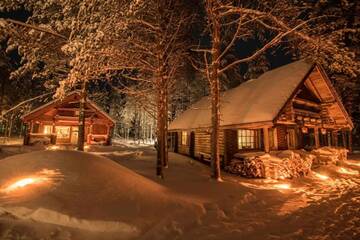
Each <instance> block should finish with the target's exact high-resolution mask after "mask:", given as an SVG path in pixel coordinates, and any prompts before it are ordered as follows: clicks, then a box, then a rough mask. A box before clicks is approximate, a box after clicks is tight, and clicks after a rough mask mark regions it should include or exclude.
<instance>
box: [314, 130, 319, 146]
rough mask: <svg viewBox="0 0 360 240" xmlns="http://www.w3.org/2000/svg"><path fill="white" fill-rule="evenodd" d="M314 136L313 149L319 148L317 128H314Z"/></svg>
mask: <svg viewBox="0 0 360 240" xmlns="http://www.w3.org/2000/svg"><path fill="white" fill-rule="evenodd" d="M314 135H315V148H319V147H320V141H319V128H318V127H314Z"/></svg>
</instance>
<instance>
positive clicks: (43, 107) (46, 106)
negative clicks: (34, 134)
mask: <svg viewBox="0 0 360 240" xmlns="http://www.w3.org/2000/svg"><path fill="white" fill-rule="evenodd" d="M73 95H78V96H80V95H81V92H80V91H78V90H75V91H72V92H70V93H68V94H67V95H66V96H65V97H64V99H59V98H57V99H54V100H52V101H50V102H48V103H46V104H44V105H41V106H40V107H38V108H35V109H34V110H32V111H30V112H29V113H26V114H24V115H23V116H22V119H23V121H24V120H25V119H27V118H30V117H31V116H33V115H34V114H36V113H38V112H40V111H42V110H45V109H47V108H49V107H52V106H54V105H57V104H60V103H64V102H66V100H67V98H69V97H71V96H73ZM86 104H88V106H89V107H92V108H93V109H95V110H96V111H98V112H99V113H100V114H102V115H103V116H104V117H105V118H107V119H108V120H110V121H111V122H112V123H115V122H116V121H115V120H114V119H113V118H112V117H111V116H110V115H109V114H107V113H106V112H105V111H103V110H102V109H101V108H100V107H99V106H97V105H96V103H94V102H93V101H91V100H90V99H88V98H87V99H86Z"/></svg>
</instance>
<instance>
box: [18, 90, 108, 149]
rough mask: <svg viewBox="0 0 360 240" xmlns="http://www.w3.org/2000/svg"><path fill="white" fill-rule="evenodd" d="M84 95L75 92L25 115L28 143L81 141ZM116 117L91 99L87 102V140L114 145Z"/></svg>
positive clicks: (71, 142) (25, 142) (25, 141)
mask: <svg viewBox="0 0 360 240" xmlns="http://www.w3.org/2000/svg"><path fill="white" fill-rule="evenodd" d="M79 101H80V94H79V92H77V91H75V92H72V93H70V94H68V95H67V96H65V97H64V99H63V100H54V101H52V102H50V103H48V104H45V105H43V106H40V107H39V108H36V109H35V110H33V111H31V112H30V113H28V114H26V115H24V116H23V118H22V120H23V122H24V123H25V127H26V134H25V136H24V145H31V144H35V143H38V142H41V143H45V144H73V145H75V144H77V141H78V119H79V117H78V116H79ZM114 123H115V122H114V120H113V119H112V118H111V117H110V116H109V115H107V114H106V113H105V112H104V111H102V110H101V109H100V108H99V107H98V106H96V105H95V104H94V103H93V102H91V101H90V100H87V101H86V105H85V136H86V137H85V142H86V143H87V144H105V145H110V144H111V138H112V133H113V128H114Z"/></svg>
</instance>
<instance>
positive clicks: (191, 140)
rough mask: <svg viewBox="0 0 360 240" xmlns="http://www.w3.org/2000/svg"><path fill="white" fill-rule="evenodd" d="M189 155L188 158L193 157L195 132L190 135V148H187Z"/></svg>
mask: <svg viewBox="0 0 360 240" xmlns="http://www.w3.org/2000/svg"><path fill="white" fill-rule="evenodd" d="M189 155H190V157H192V158H194V157H195V132H193V131H192V132H191V133H190V146H189Z"/></svg>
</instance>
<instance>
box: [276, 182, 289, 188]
mask: <svg viewBox="0 0 360 240" xmlns="http://www.w3.org/2000/svg"><path fill="white" fill-rule="evenodd" d="M273 187H274V188H278V189H290V188H291V186H290V184H287V183H281V184H274V185H273Z"/></svg>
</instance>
